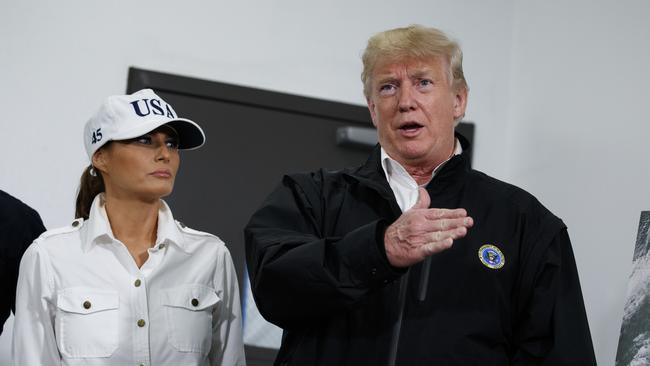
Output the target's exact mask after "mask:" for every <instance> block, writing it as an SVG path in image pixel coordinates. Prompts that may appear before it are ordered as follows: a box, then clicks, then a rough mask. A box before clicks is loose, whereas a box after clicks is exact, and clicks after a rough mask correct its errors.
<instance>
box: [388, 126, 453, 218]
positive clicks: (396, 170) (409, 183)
mask: <svg viewBox="0 0 650 366" xmlns="http://www.w3.org/2000/svg"><path fill="white" fill-rule="evenodd" d="M462 153H463V148H462V147H461V146H460V141H458V139H456V144H455V147H454V152H453V153H452V154H451V155H450V156H449V159H451V158H452V157H454V156H455V155H460V154H462ZM449 159H447V160H445V161H443V162H442V163H440V164H439V165H438V166H437V167H436V168H435V169H433V172H431V179H433V177H434V176H435V175H436V173H437V172H439V171H440V169H441V168H442V167H443V166H444V165H445V164H446V163H447V162H448V161H449ZM381 167H382V169H383V170H384V174H385V175H386V180H387V181H388V184H389V185H390V188H391V189H392V190H393V194H394V195H395V199H396V200H397V204H398V205H399V208H401V209H402V212H404V211H406V210H408V209H409V208H411V207H413V205H415V202H417V201H418V188H419V187H420V186H419V185H418V183H417V182H416V181H415V179H413V177H411V175H410V174H409V173H408V172H407V171H406V169H404V167H403V166H402V164H400V163H398V162H397V160H395V159H393V158H391V157H390V156H389V155H388V153H386V150H384V148H383V147H382V148H381ZM429 181H431V180H429ZM427 184H428V182H427V183H425V184H423V185H422V187H424V186H426V185H427Z"/></svg>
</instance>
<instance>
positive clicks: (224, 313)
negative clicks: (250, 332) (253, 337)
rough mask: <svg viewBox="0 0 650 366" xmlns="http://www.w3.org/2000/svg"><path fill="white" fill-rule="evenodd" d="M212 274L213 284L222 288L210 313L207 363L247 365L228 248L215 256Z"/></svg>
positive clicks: (235, 365)
mask: <svg viewBox="0 0 650 366" xmlns="http://www.w3.org/2000/svg"><path fill="white" fill-rule="evenodd" d="M218 260H219V262H220V263H219V264H218V265H217V270H216V271H215V274H214V283H215V287H216V288H220V289H222V292H221V302H220V303H219V304H218V306H216V307H215V309H214V312H213V314H212V319H213V320H212V348H211V350H210V355H209V358H210V365H233V366H246V359H245V357H244V342H243V338H242V316H241V306H240V303H239V286H238V285H237V274H236V273H235V267H234V265H233V263H232V259H231V257H230V253H229V252H228V249H226V248H225V247H224V253H223V255H222V256H221V258H219V259H218Z"/></svg>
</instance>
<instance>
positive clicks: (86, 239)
mask: <svg viewBox="0 0 650 366" xmlns="http://www.w3.org/2000/svg"><path fill="white" fill-rule="evenodd" d="M160 203H161V205H160V209H159V210H158V232H157V235H156V243H155V245H154V247H157V246H159V245H160V244H162V243H171V244H173V245H176V246H177V247H179V248H180V249H181V250H182V251H184V252H188V248H187V245H186V243H185V241H184V240H183V233H182V232H181V231H180V229H179V228H178V226H177V225H176V222H175V221H174V217H173V216H172V212H171V210H170V208H169V206H168V205H167V203H166V202H165V201H163V200H160ZM81 239H82V242H81V246H82V249H83V251H84V252H87V251H89V250H91V249H92V248H93V247H94V246H95V245H100V244H110V243H115V242H117V239H116V238H115V236H114V235H113V230H112V229H111V225H110V222H109V221H108V215H107V214H106V208H105V207H104V194H103V193H100V194H98V195H97V196H96V197H95V199H94V200H93V203H92V205H91V207H90V214H89V216H88V220H86V221H85V224H84V226H83V228H82V230H81Z"/></svg>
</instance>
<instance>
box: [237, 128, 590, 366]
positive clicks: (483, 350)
mask: <svg viewBox="0 0 650 366" xmlns="http://www.w3.org/2000/svg"><path fill="white" fill-rule="evenodd" d="M460 139H461V141H462V143H463V145H464V146H463V148H464V153H463V154H462V155H459V156H455V157H453V158H452V159H451V160H450V161H449V162H448V163H447V164H446V165H445V166H444V167H443V168H442V169H441V171H440V172H439V173H437V174H436V176H435V177H434V179H433V180H432V181H431V182H430V183H429V184H428V186H427V187H426V188H427V190H428V192H429V195H430V196H431V207H438V208H458V207H461V208H465V209H466V210H467V211H468V213H469V215H470V216H472V217H473V218H474V222H475V224H474V227H472V228H471V229H470V230H469V231H468V234H467V236H466V237H465V238H463V239H460V240H456V241H455V242H454V245H453V246H452V247H451V248H450V249H449V250H447V251H445V252H442V253H439V254H436V255H434V256H433V257H431V259H430V260H429V261H425V262H422V263H419V264H416V265H414V266H412V267H410V268H409V269H408V270H400V269H397V268H393V267H392V266H390V265H389V263H388V261H387V259H386V254H385V251H384V247H383V245H384V244H383V234H384V231H385V229H386V227H387V226H388V225H390V223H392V222H393V221H394V220H395V219H396V218H397V217H399V215H400V214H401V210H400V208H399V207H398V205H397V203H396V201H395V198H394V196H393V193H392V191H391V189H390V187H389V185H388V183H387V181H386V179H385V175H384V173H383V170H382V168H381V165H380V161H379V160H380V150H379V147H377V148H376V149H375V151H374V152H373V153H372V155H371V156H370V158H369V159H368V161H367V162H366V163H365V164H364V165H362V166H361V167H359V168H357V169H351V170H343V171H336V172H329V171H324V170H320V171H318V172H315V173H311V174H296V175H288V176H285V177H284V178H283V180H282V183H281V184H280V185H279V186H278V187H277V189H275V191H274V192H273V193H271V195H270V196H269V197H268V198H267V199H266V201H265V202H264V203H263V204H262V207H261V208H260V209H259V210H258V211H257V212H256V213H255V214H254V215H253V216H252V218H251V220H250V222H249V224H248V225H247V227H246V229H245V237H246V252H247V262H248V271H249V274H250V279H251V287H252V290H253V295H254V297H255V301H256V303H257V306H258V308H259V310H260V312H261V314H262V315H263V316H264V317H265V318H266V319H268V320H269V321H271V322H272V323H275V324H277V325H278V326H280V327H282V328H283V329H284V330H285V332H284V335H283V340H282V346H281V348H280V352H279V354H278V358H277V360H276V363H275V364H276V365H285V364H286V365H301V366H304V365H323V366H339V365H393V364H395V365H409V366H412V365H553V366H562V365H595V363H596V362H595V357H594V352H593V346H592V342H591V336H590V334H589V327H588V324H587V318H586V314H585V309H584V304H583V300H582V294H581V290H580V284H579V280H578V273H577V270H576V265H575V260H574V257H573V252H572V249H571V243H570V241H569V237H568V235H567V231H566V227H565V225H564V224H563V223H562V221H561V220H560V219H559V218H557V217H555V216H554V215H553V214H552V213H551V212H549V211H548V210H547V209H546V208H544V207H543V206H542V205H541V204H540V203H539V202H538V201H537V200H536V199H535V198H534V197H533V196H531V195H530V194H528V193H527V192H525V191H523V190H521V189H519V188H517V187H514V186H512V185H509V184H506V183H503V182H501V181H498V180H496V179H494V178H491V177H489V176H487V175H485V174H483V173H481V172H478V171H475V170H472V169H470V167H469V157H468V144H467V142H466V141H465V140H464V139H462V137H460ZM485 244H492V245H494V246H496V247H497V248H499V249H500V251H501V252H502V253H503V256H504V258H503V259H504V260H505V264H504V265H503V267H502V268H500V269H492V268H488V266H486V265H485V264H483V263H482V261H481V260H480V259H479V249H480V248H481V247H482V246H484V245H485ZM426 267H428V275H426V273H427V272H426V271H427V270H426V269H425V268H426ZM423 269H424V273H425V274H424V275H423ZM425 285H426V287H425V288H421V287H423V286H425ZM400 289H401V290H402V291H400Z"/></svg>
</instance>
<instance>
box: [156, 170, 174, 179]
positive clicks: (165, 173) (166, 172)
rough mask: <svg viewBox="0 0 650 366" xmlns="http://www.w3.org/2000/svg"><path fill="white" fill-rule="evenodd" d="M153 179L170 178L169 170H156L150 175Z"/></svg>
mask: <svg viewBox="0 0 650 366" xmlns="http://www.w3.org/2000/svg"><path fill="white" fill-rule="evenodd" d="M151 175H153V176H154V177H157V178H171V177H172V173H171V172H170V171H169V170H156V171H155V172H153V173H151Z"/></svg>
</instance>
